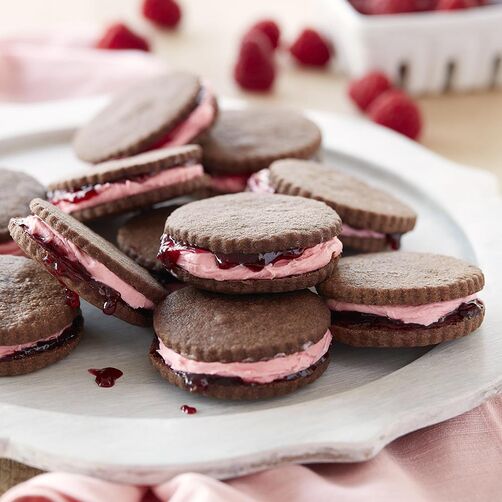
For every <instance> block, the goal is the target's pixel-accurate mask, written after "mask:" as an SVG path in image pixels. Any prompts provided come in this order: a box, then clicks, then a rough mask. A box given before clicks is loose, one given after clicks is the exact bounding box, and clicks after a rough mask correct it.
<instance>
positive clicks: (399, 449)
mask: <svg viewBox="0 0 502 502" xmlns="http://www.w3.org/2000/svg"><path fill="white" fill-rule="evenodd" d="M159 500H160V501H163V502H164V501H169V502H210V501H219V502H252V501H260V502H262V501H263V502H265V501H274V502H303V501H307V500H308V501H316V502H323V501H336V502H370V501H371V502H373V501H385V502H403V501H406V502H476V501H479V502H491V501H493V502H496V501H498V500H502V396H498V397H494V398H492V399H491V400H489V401H487V402H486V403H485V404H483V405H482V406H480V407H478V408H476V409H474V410H472V411H470V412H468V413H465V414H464V415H461V416H459V417H456V418H453V419H451V420H448V421H447V422H443V423H441V424H438V425H434V426H432V427H427V428H426V429H423V430H421V431H417V432H414V433H412V434H408V435H407V436H404V437H402V438H400V439H397V440H396V441H394V442H393V443H392V444H390V445H389V446H388V447H387V448H385V449H384V450H383V451H382V452H381V453H380V454H379V455H377V456H376V458H374V459H373V460H369V461H368V462H363V463H359V464H324V465H323V464H316V465H313V466H309V467H308V466H300V465H288V466H284V467H279V468H276V469H270V470H268V471H264V472H260V473H258V474H252V475H249V476H244V477H241V478H236V479H232V480H230V481H227V482H221V481H216V480H214V479H211V478H209V477H207V476H202V475H200V474H193V473H186V474H181V475H179V476H176V477H175V478H173V479H172V480H170V481H167V482H165V483H162V484H161V485H158V486H155V487H152V488H151V490H149V489H147V488H144V487H135V486H125V485H118V484H114V483H109V482H106V481H101V480H98V479H93V478H89V477H86V476H80V475H77V474H64V473H51V474H42V475H40V476H37V477H35V478H33V479H31V480H29V481H26V482H25V483H22V484H20V485H18V486H16V487H14V488H12V489H11V490H9V491H8V492H7V493H5V494H4V495H3V496H2V497H1V498H0V502H110V501H120V502H153V501H159Z"/></svg>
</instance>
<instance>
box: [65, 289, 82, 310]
mask: <svg viewBox="0 0 502 502" xmlns="http://www.w3.org/2000/svg"><path fill="white" fill-rule="evenodd" d="M65 295H66V305H68V306H69V307H71V308H72V309H78V308H79V307H80V297H79V296H78V294H77V293H75V291H72V290H71V289H68V288H65Z"/></svg>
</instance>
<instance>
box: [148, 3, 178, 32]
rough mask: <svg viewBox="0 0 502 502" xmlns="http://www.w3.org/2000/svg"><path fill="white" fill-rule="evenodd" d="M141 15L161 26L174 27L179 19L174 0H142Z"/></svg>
mask: <svg viewBox="0 0 502 502" xmlns="http://www.w3.org/2000/svg"><path fill="white" fill-rule="evenodd" d="M142 11H143V16H145V17H146V18H147V19H148V20H149V21H152V22H153V23H154V24H156V25H157V26H159V27H161V28H175V27H176V26H178V24H179V22H180V20H181V8H180V6H179V5H178V3H177V2H176V0H143V7H142Z"/></svg>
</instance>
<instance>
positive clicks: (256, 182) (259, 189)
mask: <svg viewBox="0 0 502 502" xmlns="http://www.w3.org/2000/svg"><path fill="white" fill-rule="evenodd" d="M247 188H248V190H249V191H250V192H255V193H274V192H275V190H274V187H273V186H272V185H271V184H270V170H269V169H262V170H261V171H258V172H257V173H254V174H252V175H251V176H250V177H249V179H248V184H247Z"/></svg>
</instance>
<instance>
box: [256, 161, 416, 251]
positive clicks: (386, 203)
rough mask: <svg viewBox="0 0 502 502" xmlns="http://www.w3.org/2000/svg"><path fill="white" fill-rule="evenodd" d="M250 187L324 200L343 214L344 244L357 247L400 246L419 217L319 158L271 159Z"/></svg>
mask: <svg viewBox="0 0 502 502" xmlns="http://www.w3.org/2000/svg"><path fill="white" fill-rule="evenodd" d="M249 187H250V190H251V191H254V192H267V193H269V192H271V193H274V192H276V193H283V194H288V195H299V196H302V197H308V198H311V199H316V200H321V201H323V202H325V203H326V204H328V206H330V207H332V208H333V209H335V210H336V212H337V213H338V214H339V215H340V217H341V218H342V221H343V226H342V232H341V233H340V240H341V241H342V242H343V245H344V246H345V247H347V248H352V249H355V250H357V251H365V252H368V251H373V252H374V251H384V250H386V249H389V248H390V249H393V250H396V249H399V247H400V242H401V236H402V235H403V234H404V233H406V232H409V231H410V230H413V228H414V227H415V223H416V220H417V214H416V213H415V211H413V209H411V208H410V207H409V206H407V205H406V204H404V203H403V202H401V201H400V200H398V199H396V198H395V197H394V196H393V195H391V194H389V193H387V192H385V191H383V190H380V189H378V188H375V187H372V186H370V185H368V184H366V183H364V182H363V181H361V180H359V179H357V178H354V177H353V176H349V175H348V174H345V173H342V172H340V171H337V170H336V169H334V168H333V167H331V166H327V165H323V164H319V163H317V162H309V161H303V160H294V159H288V160H280V161H277V162H274V163H273V164H272V165H271V166H270V169H269V171H268V172H260V173H257V175H256V176H255V177H253V179H251V180H250V181H249Z"/></svg>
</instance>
